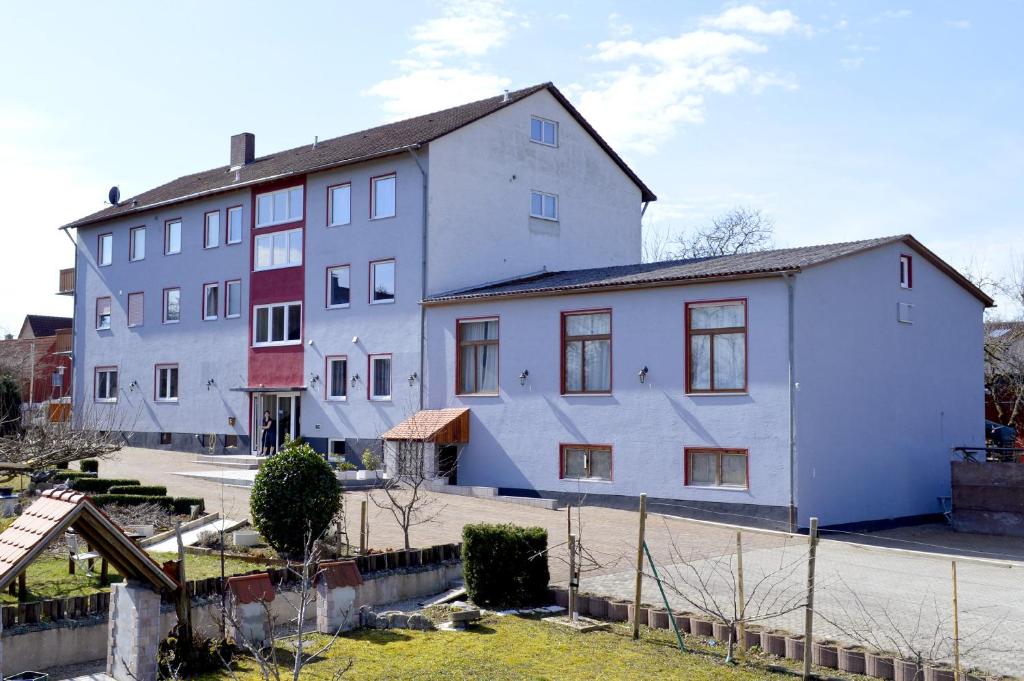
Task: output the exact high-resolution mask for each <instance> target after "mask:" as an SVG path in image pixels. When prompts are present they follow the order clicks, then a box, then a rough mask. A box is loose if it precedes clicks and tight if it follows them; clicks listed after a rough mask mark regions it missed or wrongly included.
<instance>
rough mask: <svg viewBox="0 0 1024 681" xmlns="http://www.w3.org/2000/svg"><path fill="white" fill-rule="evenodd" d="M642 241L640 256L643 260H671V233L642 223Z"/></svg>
mask: <svg viewBox="0 0 1024 681" xmlns="http://www.w3.org/2000/svg"><path fill="white" fill-rule="evenodd" d="M642 233H643V243H642V252H641V255H640V258H641V260H642V261H643V262H662V261H664V260H671V259H672V254H673V249H672V241H673V237H672V235H671V234H669V233H668V232H666V231H664V230H657V231H655V229H654V226H653V225H650V224H648V225H644V226H643V228H642Z"/></svg>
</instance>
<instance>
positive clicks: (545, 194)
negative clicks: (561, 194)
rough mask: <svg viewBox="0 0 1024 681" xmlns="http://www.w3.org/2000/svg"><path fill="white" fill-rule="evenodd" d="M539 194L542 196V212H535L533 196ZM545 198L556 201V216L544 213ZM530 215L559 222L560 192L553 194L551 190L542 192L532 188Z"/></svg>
mask: <svg viewBox="0 0 1024 681" xmlns="http://www.w3.org/2000/svg"><path fill="white" fill-rule="evenodd" d="M535 196H539V197H541V198H540V203H541V206H540V213H535V212H533V198H534V197H535ZM544 199H554V201H555V215H554V217H551V216H548V215H544ZM530 217H531V218H537V219H538V220H550V221H551V222H558V194H551V193H549V192H542V191H539V190H537V189H531V190H530Z"/></svg>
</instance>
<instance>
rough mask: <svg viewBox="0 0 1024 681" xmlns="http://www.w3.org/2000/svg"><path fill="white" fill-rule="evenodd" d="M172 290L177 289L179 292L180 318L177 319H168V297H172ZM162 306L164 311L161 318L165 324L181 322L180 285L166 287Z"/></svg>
mask: <svg viewBox="0 0 1024 681" xmlns="http://www.w3.org/2000/svg"><path fill="white" fill-rule="evenodd" d="M172 291H177V292H178V318H177V319H168V317H167V308H168V299H169V298H170V295H171V292H172ZM162 306H163V312H162V313H161V315H160V319H161V321H162V322H163V323H164V324H180V323H181V287H180V286H179V287H171V288H165V289H164V293H163V303H162Z"/></svg>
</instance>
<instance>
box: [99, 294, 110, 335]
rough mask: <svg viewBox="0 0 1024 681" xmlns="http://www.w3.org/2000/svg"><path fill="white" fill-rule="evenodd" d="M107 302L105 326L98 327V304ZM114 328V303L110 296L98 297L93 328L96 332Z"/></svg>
mask: <svg viewBox="0 0 1024 681" xmlns="http://www.w3.org/2000/svg"><path fill="white" fill-rule="evenodd" d="M104 300H105V301H107V317H108V319H107V325H106V326H100V303H101V302H103V301H104ZM113 326H114V303H113V301H112V300H111V298H110V296H99V297H98V298H96V324H95V328H96V330H97V331H109V330H110V329H111V328H113Z"/></svg>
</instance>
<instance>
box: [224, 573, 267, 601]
mask: <svg viewBox="0 0 1024 681" xmlns="http://www.w3.org/2000/svg"><path fill="white" fill-rule="evenodd" d="M228 589H230V590H231V593H232V595H234V597H235V598H236V599H237V600H238V602H239V603H269V602H270V601H272V600H274V596H275V593H274V585H273V584H271V582H270V575H268V574H267V573H266V572H260V573H258V574H255V575H239V576H235V577H229V578H228Z"/></svg>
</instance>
